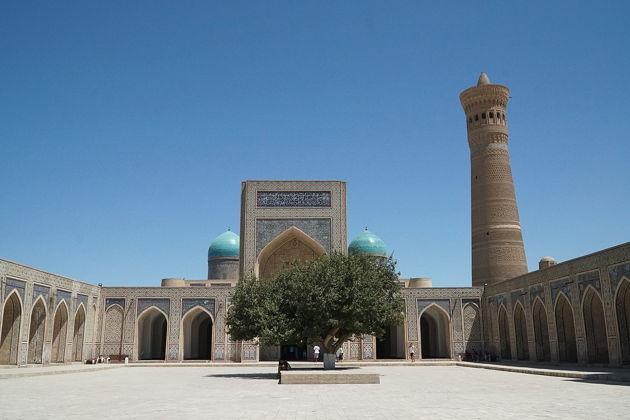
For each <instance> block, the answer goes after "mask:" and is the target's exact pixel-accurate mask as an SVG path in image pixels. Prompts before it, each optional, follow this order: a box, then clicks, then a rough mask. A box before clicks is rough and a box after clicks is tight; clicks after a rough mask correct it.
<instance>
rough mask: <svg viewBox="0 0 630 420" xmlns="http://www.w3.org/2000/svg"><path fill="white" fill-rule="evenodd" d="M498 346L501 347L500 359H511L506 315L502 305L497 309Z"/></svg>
mask: <svg viewBox="0 0 630 420" xmlns="http://www.w3.org/2000/svg"><path fill="white" fill-rule="evenodd" d="M499 344H500V347H501V350H500V351H501V358H502V359H504V360H510V359H512V345H511V343H510V327H509V323H508V313H507V309H505V306H503V305H501V307H500V308H499Z"/></svg>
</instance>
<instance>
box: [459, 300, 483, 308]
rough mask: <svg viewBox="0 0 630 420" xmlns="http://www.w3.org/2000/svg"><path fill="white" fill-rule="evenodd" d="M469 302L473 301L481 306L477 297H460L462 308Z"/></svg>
mask: <svg viewBox="0 0 630 420" xmlns="http://www.w3.org/2000/svg"><path fill="white" fill-rule="evenodd" d="M469 303H474V304H475V305H477V306H478V307H481V302H480V300H479V299H462V308H463V307H464V306H466V305H467V304H469Z"/></svg>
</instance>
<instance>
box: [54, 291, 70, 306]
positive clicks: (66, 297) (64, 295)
mask: <svg viewBox="0 0 630 420" xmlns="http://www.w3.org/2000/svg"><path fill="white" fill-rule="evenodd" d="M71 298H72V292H68V291H66V290H61V289H57V297H56V298H55V308H56V307H57V305H59V302H61V301H62V300H63V301H65V302H66V305H67V306H68V310H70V309H72V305H71V304H72V302H71Z"/></svg>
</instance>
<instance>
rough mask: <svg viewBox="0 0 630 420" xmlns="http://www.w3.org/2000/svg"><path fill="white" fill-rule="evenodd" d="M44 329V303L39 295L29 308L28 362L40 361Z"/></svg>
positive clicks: (42, 351) (42, 350)
mask: <svg viewBox="0 0 630 420" xmlns="http://www.w3.org/2000/svg"><path fill="white" fill-rule="evenodd" d="M45 331H46V305H45V304H44V300H43V298H42V297H41V296H40V297H38V298H37V300H36V301H35V304H34V305H33V307H32V309H31V320H30V328H29V333H28V359H27V360H28V363H42V357H43V353H44V333H45Z"/></svg>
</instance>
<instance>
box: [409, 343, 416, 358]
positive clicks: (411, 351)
mask: <svg viewBox="0 0 630 420" xmlns="http://www.w3.org/2000/svg"><path fill="white" fill-rule="evenodd" d="M408 351H409V358H410V359H411V361H412V362H415V361H416V346H414V345H413V344H409V348H408Z"/></svg>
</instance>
